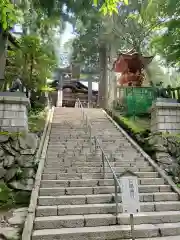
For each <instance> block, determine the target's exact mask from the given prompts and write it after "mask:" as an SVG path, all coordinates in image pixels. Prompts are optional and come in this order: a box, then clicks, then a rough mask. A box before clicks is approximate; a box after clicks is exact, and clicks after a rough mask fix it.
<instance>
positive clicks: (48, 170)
mask: <svg viewBox="0 0 180 240" xmlns="http://www.w3.org/2000/svg"><path fill="white" fill-rule="evenodd" d="M126 170H127V168H126V167H115V168H114V171H115V172H116V173H122V172H124V171H126ZM128 170H130V171H132V172H152V171H153V167H151V166H148V167H140V168H138V167H128ZM64 171H65V170H62V169H61V168H59V169H58V168H47V167H46V168H45V169H44V173H58V172H64ZM76 171H77V173H89V172H91V173H101V172H103V168H97V167H79V168H77V169H76ZM105 172H106V173H111V169H110V168H109V167H106V168H105Z"/></svg>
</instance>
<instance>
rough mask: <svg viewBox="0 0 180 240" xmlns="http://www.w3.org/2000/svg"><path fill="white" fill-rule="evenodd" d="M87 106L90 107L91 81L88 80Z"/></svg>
mask: <svg viewBox="0 0 180 240" xmlns="http://www.w3.org/2000/svg"><path fill="white" fill-rule="evenodd" d="M88 104H89V107H91V106H92V80H91V79H89V80H88Z"/></svg>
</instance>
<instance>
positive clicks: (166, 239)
mask: <svg viewBox="0 0 180 240" xmlns="http://www.w3.org/2000/svg"><path fill="white" fill-rule="evenodd" d="M179 239H180V235H178V236H169V237H154V238H148V240H179ZM136 240H147V238H141V239H140V238H138V239H136Z"/></svg>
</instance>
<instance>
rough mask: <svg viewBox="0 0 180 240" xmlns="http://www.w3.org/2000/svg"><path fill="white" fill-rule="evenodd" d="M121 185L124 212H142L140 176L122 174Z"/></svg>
mask: <svg viewBox="0 0 180 240" xmlns="http://www.w3.org/2000/svg"><path fill="white" fill-rule="evenodd" d="M120 185H121V196H122V205H123V212H124V213H130V214H132V213H137V212H140V203H139V191H138V178H137V177H136V176H122V177H121V178H120Z"/></svg>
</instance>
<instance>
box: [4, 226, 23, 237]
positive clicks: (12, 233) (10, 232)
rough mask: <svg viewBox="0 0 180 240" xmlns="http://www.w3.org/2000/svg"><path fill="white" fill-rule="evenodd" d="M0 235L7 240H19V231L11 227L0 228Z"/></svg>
mask: <svg viewBox="0 0 180 240" xmlns="http://www.w3.org/2000/svg"><path fill="white" fill-rule="evenodd" d="M0 235H1V236H3V237H4V238H5V239H7V240H19V239H20V236H19V229H18V228H13V227H5V228H0Z"/></svg>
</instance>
